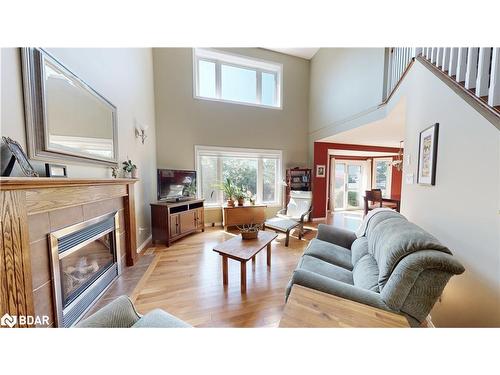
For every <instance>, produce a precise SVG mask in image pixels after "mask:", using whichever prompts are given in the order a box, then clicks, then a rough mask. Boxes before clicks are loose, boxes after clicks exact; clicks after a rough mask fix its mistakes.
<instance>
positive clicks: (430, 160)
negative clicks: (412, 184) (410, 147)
mask: <svg viewBox="0 0 500 375" xmlns="http://www.w3.org/2000/svg"><path fill="white" fill-rule="evenodd" d="M438 136H439V123H435V124H434V125H431V126H429V127H428V128H426V129H424V130H422V131H421V132H420V135H419V144H418V173H417V182H418V184H420V185H429V186H433V185H435V184H436V165H437V150H438Z"/></svg>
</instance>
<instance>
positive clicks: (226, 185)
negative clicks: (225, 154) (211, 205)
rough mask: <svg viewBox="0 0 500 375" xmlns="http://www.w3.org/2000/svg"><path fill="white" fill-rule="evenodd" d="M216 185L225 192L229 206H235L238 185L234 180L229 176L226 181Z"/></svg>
mask: <svg viewBox="0 0 500 375" xmlns="http://www.w3.org/2000/svg"><path fill="white" fill-rule="evenodd" d="M214 186H215V187H216V188H217V189H219V190H220V191H222V192H223V193H224V196H225V197H226V199H227V206H228V207H234V197H235V195H236V189H237V187H236V185H234V184H233V183H232V181H231V180H230V179H229V178H227V179H226V181H224V182H222V183H220V184H216V185H214Z"/></svg>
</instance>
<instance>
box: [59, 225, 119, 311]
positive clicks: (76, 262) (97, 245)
mask: <svg viewBox="0 0 500 375" xmlns="http://www.w3.org/2000/svg"><path fill="white" fill-rule="evenodd" d="M113 239H114V236H113V233H112V232H109V233H106V234H104V235H103V236H101V237H99V238H97V239H96V240H94V241H92V242H90V243H88V244H86V245H84V246H83V247H80V248H79V249H77V250H74V251H71V252H68V254H67V255H66V254H65V253H63V254H60V260H59V270H60V273H61V284H62V300H63V307H66V306H68V305H69V304H70V303H71V302H72V301H73V300H74V299H75V298H76V297H78V296H79V295H80V293H81V292H83V291H84V290H85V289H86V288H87V287H88V286H89V285H91V284H92V283H93V282H94V281H95V280H97V279H98V278H99V276H101V275H102V274H103V273H104V272H105V271H106V270H107V269H108V268H109V267H111V266H112V265H113V264H114V262H115V256H114V245H113Z"/></svg>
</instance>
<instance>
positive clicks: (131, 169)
mask: <svg viewBox="0 0 500 375" xmlns="http://www.w3.org/2000/svg"><path fill="white" fill-rule="evenodd" d="M122 164H123V171H124V172H125V173H124V177H125V178H131V177H133V178H137V166H136V165H135V164H134V163H132V160H130V159H129V160H127V161H124V162H123V163H122Z"/></svg>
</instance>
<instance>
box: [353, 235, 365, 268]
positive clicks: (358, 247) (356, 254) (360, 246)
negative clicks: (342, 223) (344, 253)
mask: <svg viewBox="0 0 500 375" xmlns="http://www.w3.org/2000/svg"><path fill="white" fill-rule="evenodd" d="M366 254H368V239H367V238H366V237H359V238H358V239H356V241H354V242H353V243H352V246H351V263H352V265H353V266H354V267H356V263H358V260H360V259H361V258H362V257H364V256H365V255H366Z"/></svg>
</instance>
